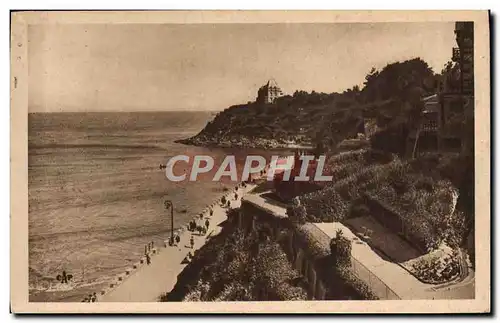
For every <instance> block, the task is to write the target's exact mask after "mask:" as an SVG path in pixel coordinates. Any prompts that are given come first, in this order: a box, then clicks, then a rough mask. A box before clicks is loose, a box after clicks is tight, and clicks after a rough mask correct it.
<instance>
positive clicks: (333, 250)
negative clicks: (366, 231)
mask: <svg viewBox="0 0 500 323" xmlns="http://www.w3.org/2000/svg"><path fill="white" fill-rule="evenodd" d="M351 250H352V242H351V240H349V239H347V238H346V237H344V234H343V232H342V230H340V229H339V230H337V232H336V235H335V237H333V238H332V240H330V254H331V257H332V260H333V263H334V264H335V266H336V267H337V268H339V267H350V266H351Z"/></svg>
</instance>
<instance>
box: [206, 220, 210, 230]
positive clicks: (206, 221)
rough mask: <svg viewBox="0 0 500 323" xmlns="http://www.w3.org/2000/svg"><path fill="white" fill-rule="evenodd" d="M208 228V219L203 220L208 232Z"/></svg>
mask: <svg viewBox="0 0 500 323" xmlns="http://www.w3.org/2000/svg"><path fill="white" fill-rule="evenodd" d="M209 226H210V221H208V219H206V220H205V227H206V228H207V230H208V227H209Z"/></svg>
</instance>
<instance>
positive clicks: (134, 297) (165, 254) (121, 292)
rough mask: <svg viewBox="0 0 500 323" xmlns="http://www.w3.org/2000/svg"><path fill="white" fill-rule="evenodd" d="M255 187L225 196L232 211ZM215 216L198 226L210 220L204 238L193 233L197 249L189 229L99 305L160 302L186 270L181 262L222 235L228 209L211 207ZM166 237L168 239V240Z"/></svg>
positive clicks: (104, 296) (207, 216) (106, 296)
mask: <svg viewBox="0 0 500 323" xmlns="http://www.w3.org/2000/svg"><path fill="white" fill-rule="evenodd" d="M254 187H255V185H252V184H247V186H246V187H245V188H242V187H239V188H238V190H231V191H229V192H228V193H227V194H225V196H226V199H229V200H230V201H231V208H238V207H239V206H240V205H241V198H242V196H243V195H244V194H245V193H247V192H249V191H250V190H252V189H253V188H254ZM235 192H237V193H238V199H237V200H234V193H235ZM212 209H213V215H212V216H211V217H210V216H209V213H208V211H207V213H206V214H205V215H204V218H203V220H198V223H199V224H201V225H203V224H204V222H205V219H207V218H208V219H209V221H210V226H209V229H208V232H207V234H206V235H205V236H198V235H197V233H195V234H193V238H194V248H193V249H191V248H190V245H189V240H190V238H191V235H192V232H189V231H187V230H185V231H183V232H181V233H180V238H181V241H180V243H179V244H178V246H167V247H164V246H162V247H160V248H158V249H157V250H158V253H157V254H156V255H153V256H152V257H151V264H150V265H147V264H143V265H141V266H140V267H139V268H138V269H137V270H136V271H134V272H131V274H130V276H128V277H127V278H126V279H125V280H124V281H123V282H121V284H119V285H117V286H116V287H115V288H114V289H111V290H110V291H108V292H107V293H106V294H104V295H101V296H98V297H97V301H99V302H157V301H158V300H159V297H160V296H161V295H162V294H165V293H167V292H169V291H170V290H172V288H173V287H174V285H175V283H176V281H177V275H178V274H179V273H180V272H181V271H182V270H183V269H184V267H186V265H187V264H181V262H182V260H183V259H184V257H186V255H187V254H188V252H189V251H191V253H194V250H198V249H200V248H201V247H202V246H203V245H204V244H205V243H206V242H207V237H209V236H215V235H217V234H219V233H220V231H221V227H220V226H219V224H220V223H222V222H224V221H225V220H226V218H227V217H226V210H227V208H223V207H221V206H220V205H219V204H218V203H217V204H216V205H215V206H214V207H213V208H212ZM166 238H167V237H166Z"/></svg>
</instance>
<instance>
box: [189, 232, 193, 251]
mask: <svg viewBox="0 0 500 323" xmlns="http://www.w3.org/2000/svg"><path fill="white" fill-rule="evenodd" d="M189 243H190V244H191V249H193V247H194V238H193V236H192V235H191V239H190V240H189Z"/></svg>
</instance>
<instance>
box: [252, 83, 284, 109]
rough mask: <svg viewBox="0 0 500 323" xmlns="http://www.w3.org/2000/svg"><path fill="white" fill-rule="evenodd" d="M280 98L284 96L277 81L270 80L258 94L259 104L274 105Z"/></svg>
mask: <svg viewBox="0 0 500 323" xmlns="http://www.w3.org/2000/svg"><path fill="white" fill-rule="evenodd" d="M280 96H283V91H282V90H281V88H280V87H279V86H278V83H276V80H274V79H270V80H269V81H268V82H267V83H266V84H265V85H263V86H261V88H260V89H259V91H258V92H257V102H259V103H265V104H268V103H273V102H274V101H275V100H276V99H277V98H279V97H280Z"/></svg>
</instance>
